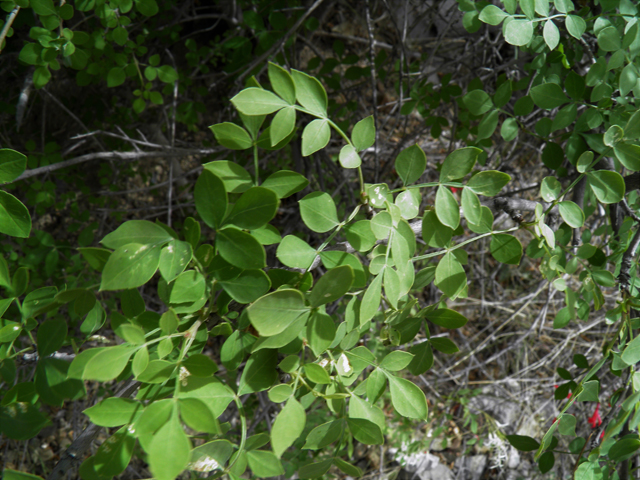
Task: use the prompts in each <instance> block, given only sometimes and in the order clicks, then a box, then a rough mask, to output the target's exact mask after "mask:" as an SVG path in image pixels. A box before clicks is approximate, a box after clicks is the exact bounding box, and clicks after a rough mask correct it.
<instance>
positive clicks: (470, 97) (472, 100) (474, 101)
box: [462, 90, 493, 115]
mask: <svg viewBox="0 0 640 480" xmlns="http://www.w3.org/2000/svg"><path fill="white" fill-rule="evenodd" d="M462 101H463V102H464V104H465V105H466V107H467V108H468V109H469V111H470V112H471V113H472V114H473V115H483V114H484V113H486V112H488V111H489V110H491V109H492V108H493V101H492V100H491V97H490V96H489V94H488V93H487V92H485V91H483V90H472V91H470V92H469V93H467V94H466V95H465V96H464V97H463V98H462Z"/></svg>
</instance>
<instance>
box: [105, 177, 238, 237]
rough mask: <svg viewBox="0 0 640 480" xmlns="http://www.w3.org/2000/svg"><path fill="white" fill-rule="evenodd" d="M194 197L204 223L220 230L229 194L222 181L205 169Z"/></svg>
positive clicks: (199, 178) (197, 183) (197, 184)
mask: <svg viewBox="0 0 640 480" xmlns="http://www.w3.org/2000/svg"><path fill="white" fill-rule="evenodd" d="M194 197H195V201H196V210H197V211H198V214H199V215H200V217H201V218H202V220H204V223H206V224H207V225H208V226H210V227H211V228H216V229H217V228H219V227H220V226H221V225H222V220H223V219H224V216H225V214H226V213H227V192H226V190H225V186H224V183H223V182H222V180H221V179H220V178H218V176H217V175H215V174H214V173H212V172H211V171H210V170H208V169H206V168H205V169H204V170H203V171H202V173H201V174H200V176H199V177H198V180H197V181H196V186H195V190H194ZM103 242H104V240H103Z"/></svg>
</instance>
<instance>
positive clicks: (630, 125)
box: [624, 110, 640, 140]
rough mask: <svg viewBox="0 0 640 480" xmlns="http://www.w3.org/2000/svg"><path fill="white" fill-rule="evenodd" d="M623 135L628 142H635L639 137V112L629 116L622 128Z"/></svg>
mask: <svg viewBox="0 0 640 480" xmlns="http://www.w3.org/2000/svg"><path fill="white" fill-rule="evenodd" d="M624 134H625V137H626V138H627V139H629V140H635V139H637V138H639V137H640V110H638V111H637V112H635V113H634V114H633V115H631V118H629V120H628V121H627V124H626V125H625V127H624Z"/></svg>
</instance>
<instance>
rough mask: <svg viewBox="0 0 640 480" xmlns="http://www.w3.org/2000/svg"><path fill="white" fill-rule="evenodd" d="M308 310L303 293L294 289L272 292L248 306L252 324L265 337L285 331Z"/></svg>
mask: <svg viewBox="0 0 640 480" xmlns="http://www.w3.org/2000/svg"><path fill="white" fill-rule="evenodd" d="M308 311H309V307H307V306H306V305H305V303H304V297H303V295H302V293H300V292H299V291H298V290H293V289H283V290H277V291H275V292H272V293H270V294H268V295H265V296H264V297H262V298H260V299H258V300H257V301H256V302H255V303H254V304H253V305H251V306H250V307H249V308H247V314H248V316H249V320H250V321H251V324H252V325H253V326H254V328H255V329H256V330H257V331H258V333H259V334H260V335H261V336H263V337H270V336H273V335H277V334H278V333H281V332H283V331H284V330H285V329H286V328H287V327H288V326H289V325H291V324H292V323H293V322H294V321H295V320H296V319H297V318H298V317H300V316H301V315H304V314H305V313H307V312H308Z"/></svg>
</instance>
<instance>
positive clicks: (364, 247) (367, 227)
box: [309, 220, 376, 252]
mask: <svg viewBox="0 0 640 480" xmlns="http://www.w3.org/2000/svg"><path fill="white" fill-rule="evenodd" d="M345 230H346V234H347V241H348V242H349V244H351V246H352V247H353V248H355V249H356V250H357V251H358V252H368V251H369V250H371V248H373V246H374V245H375V244H376V236H375V235H374V234H373V231H372V230H371V221H370V220H359V221H357V222H355V223H353V224H351V225H348V226H347V227H346V229H345ZM309 248H311V247H309Z"/></svg>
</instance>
